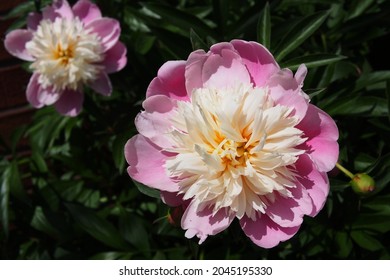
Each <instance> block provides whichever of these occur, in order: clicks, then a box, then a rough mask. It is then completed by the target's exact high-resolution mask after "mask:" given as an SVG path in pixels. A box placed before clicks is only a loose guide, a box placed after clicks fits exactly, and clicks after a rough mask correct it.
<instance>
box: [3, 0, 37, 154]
mask: <svg viewBox="0 0 390 280" xmlns="http://www.w3.org/2000/svg"><path fill="white" fill-rule="evenodd" d="M21 2H24V1H23V0H0V18H1V16H2V15H5V14H7V12H8V11H10V10H11V9H12V8H13V7H15V6H16V5H18V4H20V3H21ZM13 21H14V20H13V19H10V20H0V38H1V44H0V137H1V138H2V139H3V140H4V141H5V143H6V145H7V146H9V145H10V144H11V142H10V141H11V139H10V136H11V135H12V132H13V131H14V129H15V128H17V127H19V126H20V125H22V124H25V123H28V122H29V121H30V118H31V115H32V112H33V109H32V108H31V107H30V106H29V105H28V103H27V101H26V96H25V92H26V86H27V83H28V80H29V77H30V74H29V73H27V72H26V71H25V70H23V69H22V68H21V63H22V61H20V60H18V59H17V58H14V57H12V56H11V55H9V54H8V52H7V51H6V50H5V49H4V43H3V42H4V37H5V33H6V31H7V29H8V28H9V26H10V25H11V24H12V22H13ZM4 152H5V148H4V147H3V146H2V145H0V155H2V154H4Z"/></svg>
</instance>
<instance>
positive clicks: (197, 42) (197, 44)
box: [190, 28, 209, 51]
mask: <svg viewBox="0 0 390 280" xmlns="http://www.w3.org/2000/svg"><path fill="white" fill-rule="evenodd" d="M190 40H191V45H192V49H193V50H194V51H195V50H199V49H203V50H205V51H207V50H208V49H209V46H207V44H206V43H205V42H204V41H203V40H202V39H201V38H200V37H199V35H198V34H196V32H195V31H194V29H192V28H191V30H190Z"/></svg>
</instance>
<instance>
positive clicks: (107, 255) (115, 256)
mask: <svg viewBox="0 0 390 280" xmlns="http://www.w3.org/2000/svg"><path fill="white" fill-rule="evenodd" d="M132 256H133V254H132V253H124V252H102V253H98V254H96V255H93V256H92V257H91V258H90V260H129V259H132Z"/></svg>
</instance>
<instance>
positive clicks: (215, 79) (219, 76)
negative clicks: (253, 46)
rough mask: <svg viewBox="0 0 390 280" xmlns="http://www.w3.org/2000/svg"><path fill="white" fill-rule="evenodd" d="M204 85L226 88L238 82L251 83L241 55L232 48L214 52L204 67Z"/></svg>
mask: <svg viewBox="0 0 390 280" xmlns="http://www.w3.org/2000/svg"><path fill="white" fill-rule="evenodd" d="M202 79H203V82H204V84H203V86H206V87H212V88H224V87H229V86H234V85H237V84H241V83H243V84H249V83H250V76H249V73H248V70H247V69H246V67H245V65H244V64H243V63H242V61H241V58H240V56H239V55H238V54H237V52H236V51H233V50H230V49H223V50H221V54H212V55H210V56H209V57H208V59H207V60H206V61H205V63H204V65H203V69H202Z"/></svg>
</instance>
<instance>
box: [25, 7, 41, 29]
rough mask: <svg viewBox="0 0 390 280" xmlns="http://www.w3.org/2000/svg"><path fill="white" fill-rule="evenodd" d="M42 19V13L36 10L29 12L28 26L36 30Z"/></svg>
mask: <svg viewBox="0 0 390 280" xmlns="http://www.w3.org/2000/svg"><path fill="white" fill-rule="evenodd" d="M41 20H42V14H39V13H35V12H32V13H29V14H28V17H27V27H28V28H29V29H31V30H33V31H36V30H37V27H38V25H39V23H40V22H41Z"/></svg>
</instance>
